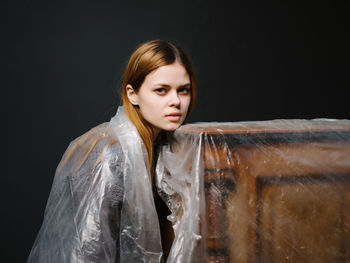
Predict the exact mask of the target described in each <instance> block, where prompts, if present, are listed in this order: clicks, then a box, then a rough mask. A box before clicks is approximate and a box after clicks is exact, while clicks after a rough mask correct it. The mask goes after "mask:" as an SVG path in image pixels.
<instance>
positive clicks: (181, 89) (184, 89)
mask: <svg viewBox="0 0 350 263" xmlns="http://www.w3.org/2000/svg"><path fill="white" fill-rule="evenodd" d="M178 92H179V93H181V94H189V93H190V89H189V88H179V89H178Z"/></svg>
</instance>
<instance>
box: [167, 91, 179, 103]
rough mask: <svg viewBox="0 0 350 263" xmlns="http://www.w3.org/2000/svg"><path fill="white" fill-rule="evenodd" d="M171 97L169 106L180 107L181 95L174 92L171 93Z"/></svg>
mask: <svg viewBox="0 0 350 263" xmlns="http://www.w3.org/2000/svg"><path fill="white" fill-rule="evenodd" d="M169 95H170V98H169V105H170V106H179V105H180V98H179V94H177V92H176V91H174V92H171V93H170V94H169Z"/></svg>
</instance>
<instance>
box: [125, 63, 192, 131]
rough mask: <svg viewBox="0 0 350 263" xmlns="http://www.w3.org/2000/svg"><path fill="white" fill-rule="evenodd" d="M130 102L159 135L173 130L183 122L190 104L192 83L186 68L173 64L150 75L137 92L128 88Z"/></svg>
mask: <svg viewBox="0 0 350 263" xmlns="http://www.w3.org/2000/svg"><path fill="white" fill-rule="evenodd" d="M126 88H127V94H128V98H129V100H130V102H131V103H132V104H134V105H138V106H139V107H140V111H141V113H142V115H143V117H144V118H145V120H146V121H147V122H149V123H150V124H151V126H152V128H153V129H154V131H155V133H156V134H158V133H159V131H160V130H166V131H173V130H175V129H177V128H178V127H179V126H180V125H181V124H182V123H183V121H184V120H185V118H186V115H187V111H188V107H189V105H190V102H191V82H190V77H189V75H188V74H187V72H186V70H185V68H184V67H183V66H182V65H181V64H179V63H177V62H176V63H174V64H171V65H166V66H162V67H159V68H158V69H156V70H154V71H152V72H151V73H149V74H148V75H147V76H146V78H145V80H144V82H143V83H142V85H141V87H140V89H139V90H138V92H134V90H133V89H132V86H131V85H127V87H126Z"/></svg>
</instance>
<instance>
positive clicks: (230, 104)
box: [0, 0, 350, 262]
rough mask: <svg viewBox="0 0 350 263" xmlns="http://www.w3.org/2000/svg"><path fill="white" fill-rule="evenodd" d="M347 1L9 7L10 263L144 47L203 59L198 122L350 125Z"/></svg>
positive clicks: (108, 112) (13, 2)
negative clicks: (330, 121)
mask: <svg viewBox="0 0 350 263" xmlns="http://www.w3.org/2000/svg"><path fill="white" fill-rule="evenodd" d="M280 2H281V3H280ZM345 2H346V1H329V2H328V3H327V2H322V3H323V4H321V3H318V4H317V5H314V4H311V3H308V1H303V3H302V4H300V5H298V4H296V3H294V1H289V3H288V2H285V1H255V2H254V1H235V0H232V1H220V0H216V1H209V0H207V1H203V0H193V1H179V0H176V1H137V2H136V1H112V0H110V1H97V0H96V1H86V0H85V1H78V0H69V1H67V0H52V1H47V0H45V1H44V0H32V1H17V0H8V1H4V0H3V1H1V17H0V19H1V47H2V48H1V53H2V55H1V67H2V70H1V74H2V77H1V90H2V92H1V93H2V96H1V97H2V134H3V135H2V141H3V143H2V146H3V147H2V163H3V164H2V166H1V167H2V178H1V181H2V183H1V191H0V192H1V193H0V194H1V196H0V197H1V202H2V205H1V221H2V222H1V226H0V227H1V239H2V241H3V242H4V243H5V244H3V245H2V255H1V261H2V262H24V261H25V259H26V258H27V256H28V254H29V251H30V248H31V246H32V244H33V241H34V238H35V236H36V234H37V232H38V230H39V227H40V225H41V221H42V217H43V212H44V208H45V203H46V200H47V197H48V194H49V190H50V186H51V183H52V179H53V175H54V171H55V168H56V166H57V164H58V162H59V160H60V158H61V156H62V154H63V152H64V150H65V149H66V147H67V146H68V144H69V142H70V141H71V140H73V139H74V138H76V137H77V136H79V135H81V134H83V133H84V132H86V131H87V130H88V129H90V128H92V127H93V126H96V125H97V124H99V123H101V122H104V121H108V120H109V119H110V117H111V116H113V115H114V113H115V111H116V109H117V106H118V105H119V101H120V100H119V98H118V96H117V86H118V83H119V80H120V78H121V74H122V71H123V68H124V66H125V62H126V60H127V58H128V56H129V55H130V54H131V52H132V51H133V50H134V48H135V47H136V45H138V44H140V43H141V42H144V41H146V40H151V39H156V38H161V39H167V40H171V41H175V42H176V43H178V44H179V45H180V46H182V47H183V48H184V49H185V50H186V51H187V52H188V53H189V54H190V56H191V57H192V60H193V63H194V65H195V69H196V73H197V78H198V86H199V88H198V103H197V107H196V109H195V112H194V113H193V114H192V115H191V117H190V118H189V120H188V122H195V121H244V120H267V119H276V118H307V119H309V118H320V117H322V118H346V119H349V117H350V107H349V102H348V101H349V99H348V98H349V97H348V96H347V95H346V90H347V89H348V88H349V79H348V75H349V56H348V53H347V52H348V48H349V46H350V45H349V44H350V43H349V41H348V40H347V37H348V35H349V29H348V25H347V23H348V22H349V21H348V20H349V18H348V17H349V11H350V10H349V8H348V5H347V4H346V3H345ZM5 259H6V260H5Z"/></svg>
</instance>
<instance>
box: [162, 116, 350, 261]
mask: <svg viewBox="0 0 350 263" xmlns="http://www.w3.org/2000/svg"><path fill="white" fill-rule="evenodd" d="M174 139H175V142H174V143H173V144H172V145H171V146H164V147H163V149H162V150H161V153H160V156H159V160H158V167H157V187H158V191H159V192H160V193H161V196H162V197H163V199H164V200H165V201H166V203H167V204H168V206H169V208H170V210H171V212H172V213H171V215H170V216H169V219H170V220H171V221H172V222H173V225H174V232H175V240H174V243H173V246H172V249H171V252H170V255H169V259H168V262H242V263H243V262H247V263H248V262H325V263H326V262H350V249H349V248H350V121H348V120H330V119H315V120H274V121H261V122H236V123H196V124H189V125H185V126H182V127H181V128H180V129H178V130H177V131H176V132H175V133H174Z"/></svg>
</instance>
